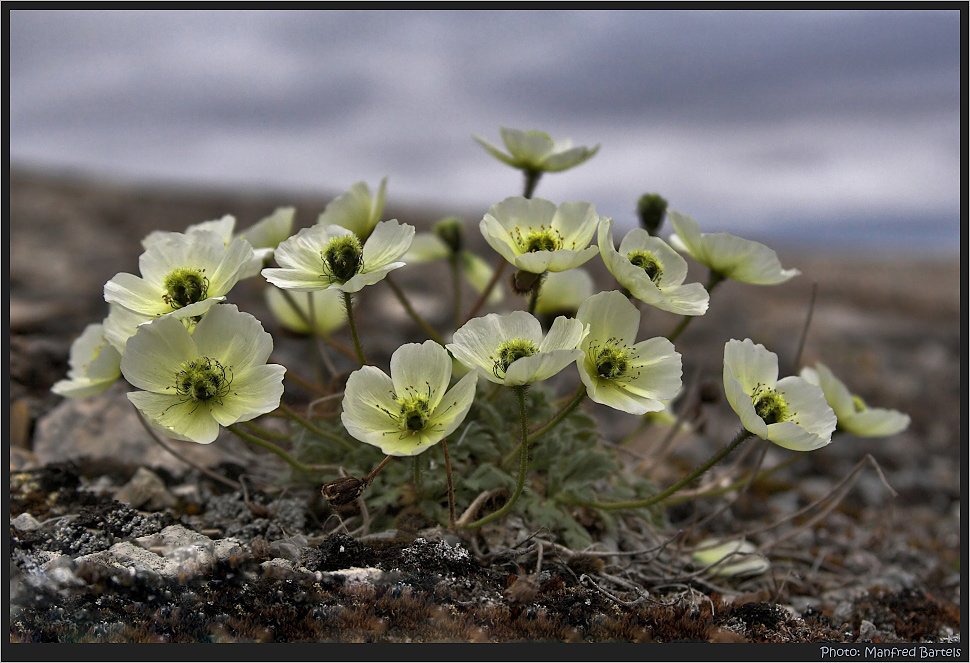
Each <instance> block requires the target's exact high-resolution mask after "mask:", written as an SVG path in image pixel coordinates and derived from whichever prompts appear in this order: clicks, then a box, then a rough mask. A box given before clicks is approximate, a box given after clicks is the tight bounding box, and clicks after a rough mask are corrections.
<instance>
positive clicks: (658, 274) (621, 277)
mask: <svg viewBox="0 0 970 663" xmlns="http://www.w3.org/2000/svg"><path fill="white" fill-rule="evenodd" d="M598 241H599V249H600V255H601V256H602V257H603V262H604V263H605V264H606V268H607V269H609V270H610V273H611V274H612V275H613V277H614V278H615V279H616V280H617V282H619V284H620V285H622V286H623V287H624V288H626V289H627V290H629V291H630V294H632V295H633V296H634V297H636V298H637V299H639V300H640V301H642V302H644V303H646V304H650V305H651V306H655V307H657V308H659V309H661V310H664V311H670V312H671V313H677V314H679V315H703V314H704V313H705V312H706V311H707V306H708V303H709V302H710V295H708V293H707V290H705V289H704V286H702V285H701V284H700V283H688V284H686V285H685V284H684V279H685V278H687V261H686V260H684V259H683V258H682V257H680V255H678V254H677V252H676V251H674V250H673V249H672V248H670V247H669V246H668V245H667V243H666V242H664V241H663V240H662V239H660V238H659V237H653V236H651V235H650V234H649V233H648V232H647V231H646V230H644V229H643V228H634V229H633V230H631V231H630V232H628V233H627V234H626V237H624V238H623V240H622V241H621V242H620V250H619V251H617V250H616V249H614V248H613V219H609V218H605V217H604V218H603V219H601V220H600V226H599V237H598Z"/></svg>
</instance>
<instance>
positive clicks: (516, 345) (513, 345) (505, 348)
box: [492, 338, 539, 377]
mask: <svg viewBox="0 0 970 663" xmlns="http://www.w3.org/2000/svg"><path fill="white" fill-rule="evenodd" d="M537 352H539V348H538V347H536V344H535V343H533V342H532V341H528V340H526V339H522V338H517V339H513V340H511V341H506V342H505V343H503V344H502V345H501V346H499V349H498V359H496V360H495V366H494V367H493V368H492V373H493V374H494V375H495V376H496V377H503V376H504V375H505V372H506V371H507V370H509V366H511V365H512V362H514V361H515V360H516V359H521V358H522V357H531V356H532V355H534V354H536V353H537ZM500 372H501V375H500V374H499V373H500Z"/></svg>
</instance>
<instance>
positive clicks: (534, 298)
mask: <svg viewBox="0 0 970 663" xmlns="http://www.w3.org/2000/svg"><path fill="white" fill-rule="evenodd" d="M544 280H545V279H543V278H541V277H540V278H539V279H538V280H537V281H536V284H535V285H534V286H533V287H532V292H531V293H529V313H531V314H535V312H536V304H538V303H539V290H540V289H541V288H542V282H543V281H544Z"/></svg>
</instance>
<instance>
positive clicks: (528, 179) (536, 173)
mask: <svg viewBox="0 0 970 663" xmlns="http://www.w3.org/2000/svg"><path fill="white" fill-rule="evenodd" d="M523 172H524V173H525V191H523V192H522V196H523V197H524V198H531V197H532V194H533V193H535V190H536V185H537V184H539V178H540V177H542V171H541V170H526V171H523Z"/></svg>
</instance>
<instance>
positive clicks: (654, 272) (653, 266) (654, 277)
mask: <svg viewBox="0 0 970 663" xmlns="http://www.w3.org/2000/svg"><path fill="white" fill-rule="evenodd" d="M627 259H628V260H629V261H630V263H631V264H633V265H636V266H637V267H639V268H640V269H642V270H643V271H645V272H646V273H647V277H648V278H649V279H650V280H651V281H653V282H654V283H659V282H660V277H661V276H662V275H663V272H664V270H663V265H661V264H660V261H659V260H657V258H656V257H655V256H654V255H653V254H652V253H650V252H649V251H642V250H637V251H630V253H629V255H627Z"/></svg>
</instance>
